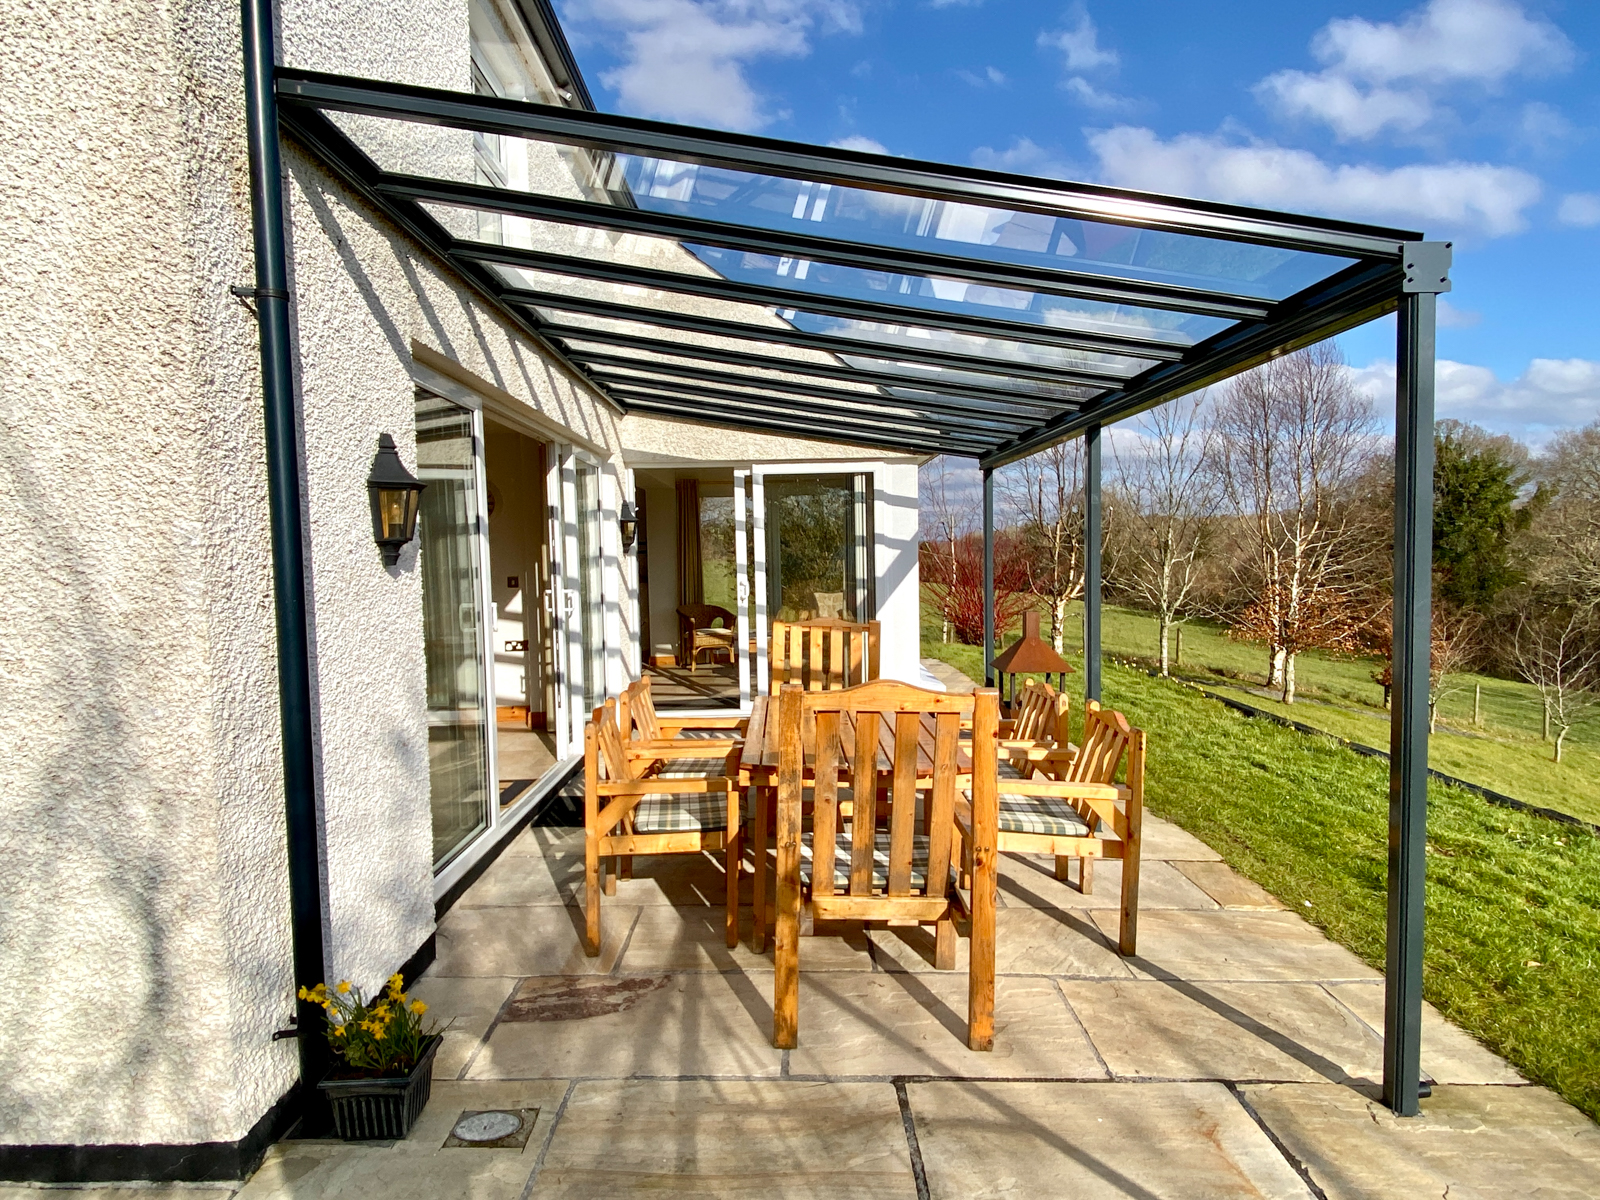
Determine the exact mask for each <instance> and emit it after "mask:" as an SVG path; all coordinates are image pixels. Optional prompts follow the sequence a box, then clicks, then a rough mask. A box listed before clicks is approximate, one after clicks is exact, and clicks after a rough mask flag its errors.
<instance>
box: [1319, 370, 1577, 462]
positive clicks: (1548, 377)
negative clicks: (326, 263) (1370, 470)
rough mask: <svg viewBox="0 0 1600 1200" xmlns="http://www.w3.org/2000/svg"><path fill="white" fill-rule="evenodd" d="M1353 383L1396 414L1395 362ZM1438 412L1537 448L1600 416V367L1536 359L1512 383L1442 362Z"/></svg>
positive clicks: (1356, 373)
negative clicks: (1560, 434) (1551, 438)
mask: <svg viewBox="0 0 1600 1200" xmlns="http://www.w3.org/2000/svg"><path fill="white" fill-rule="evenodd" d="M1350 375H1351V380H1352V382H1353V383H1354V384H1355V386H1356V387H1357V389H1358V390H1360V391H1361V392H1363V393H1365V394H1366V395H1368V396H1370V397H1372V400H1373V402H1374V403H1375V404H1376V405H1377V406H1378V409H1379V411H1380V412H1382V411H1384V410H1385V409H1388V410H1390V411H1392V410H1393V406H1394V389H1395V371H1394V363H1392V362H1376V363H1373V364H1371V365H1370V366H1367V367H1359V368H1352V369H1351V372H1350ZM1435 389H1436V390H1435V397H1436V398H1435V409H1436V413H1437V415H1438V417H1439V418H1440V419H1443V418H1446V417H1452V418H1454V419H1456V420H1458V421H1471V422H1473V423H1475V424H1478V425H1482V426H1484V427H1485V428H1486V429H1490V430H1493V431H1494V432H1497V433H1510V434H1514V435H1516V436H1517V437H1520V438H1522V439H1524V440H1525V441H1527V442H1529V443H1531V444H1532V445H1534V446H1535V447H1537V446H1539V445H1541V444H1542V443H1544V442H1546V441H1548V440H1549V438H1550V436H1551V435H1552V434H1554V433H1556V432H1557V431H1559V430H1562V429H1571V428H1575V427H1577V426H1579V425H1585V424H1587V423H1588V422H1590V421H1592V420H1594V419H1595V417H1596V416H1600V362H1595V361H1593V360H1591V359H1586V358H1564V359H1557V358H1536V359H1534V360H1533V361H1532V362H1530V363H1529V364H1528V369H1527V370H1526V371H1524V372H1523V373H1522V374H1521V375H1519V376H1518V377H1517V378H1516V379H1513V380H1511V381H1510V382H1509V383H1507V382H1503V381H1502V380H1501V379H1500V378H1499V376H1497V375H1496V374H1495V373H1494V372H1493V371H1491V370H1490V369H1489V368H1488V367H1478V366H1473V365H1471V364H1469V363H1459V362H1454V361H1452V360H1450V359H1447V358H1441V359H1439V360H1438V363H1437V365H1436V368H1435Z"/></svg>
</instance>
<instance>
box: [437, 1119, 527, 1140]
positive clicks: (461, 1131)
mask: <svg viewBox="0 0 1600 1200" xmlns="http://www.w3.org/2000/svg"><path fill="white" fill-rule="evenodd" d="M521 1128H522V1118H521V1117H519V1116H517V1114H516V1113H508V1112H481V1113H473V1114H472V1115H471V1116H470V1117H462V1118H461V1120H459V1121H457V1122H456V1127H455V1128H454V1129H453V1130H451V1132H452V1133H453V1134H455V1136H456V1137H458V1138H460V1139H461V1140H462V1141H463V1142H498V1141H499V1140H500V1139H501V1138H507V1137H510V1136H511V1135H512V1134H513V1133H515V1132H517V1130H519V1129H521Z"/></svg>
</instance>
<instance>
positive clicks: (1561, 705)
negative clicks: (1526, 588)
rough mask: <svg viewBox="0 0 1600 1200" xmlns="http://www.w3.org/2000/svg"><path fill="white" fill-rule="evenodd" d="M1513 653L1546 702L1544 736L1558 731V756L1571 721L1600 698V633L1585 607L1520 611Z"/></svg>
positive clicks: (1581, 716) (1558, 757) (1558, 758)
mask: <svg viewBox="0 0 1600 1200" xmlns="http://www.w3.org/2000/svg"><path fill="white" fill-rule="evenodd" d="M1512 656H1513V657H1514V658H1515V659H1516V663H1517V669H1518V670H1519V671H1520V672H1521V673H1522V677H1523V678H1524V679H1526V680H1527V681H1528V682H1529V683H1531V684H1532V685H1533V686H1534V687H1535V688H1536V689H1537V690H1538V692H1539V699H1540V700H1541V701H1543V703H1544V720H1545V729H1546V736H1547V737H1548V736H1549V733H1550V731H1551V729H1552V728H1553V730H1554V732H1555V742H1556V744H1555V761H1556V762H1560V761H1561V750H1562V747H1563V745H1564V744H1565V743H1566V740H1567V734H1569V733H1570V732H1572V727H1573V726H1574V725H1576V724H1578V723H1579V722H1580V721H1582V720H1583V719H1584V718H1585V717H1587V716H1588V715H1590V710H1591V709H1593V708H1594V707H1595V706H1596V705H1597V704H1600V636H1597V635H1596V631H1595V629H1594V628H1593V625H1592V622H1591V621H1590V619H1589V618H1588V615H1587V614H1586V613H1585V612H1583V611H1582V610H1581V609H1567V610H1566V611H1565V612H1563V611H1560V610H1556V609H1548V610H1545V611H1539V610H1538V609H1537V608H1536V607H1535V606H1533V605H1530V606H1528V607H1527V608H1526V609H1524V611H1523V612H1522V613H1521V614H1519V616H1518V620H1517V633H1516V640H1515V641H1514V642H1513V643H1512Z"/></svg>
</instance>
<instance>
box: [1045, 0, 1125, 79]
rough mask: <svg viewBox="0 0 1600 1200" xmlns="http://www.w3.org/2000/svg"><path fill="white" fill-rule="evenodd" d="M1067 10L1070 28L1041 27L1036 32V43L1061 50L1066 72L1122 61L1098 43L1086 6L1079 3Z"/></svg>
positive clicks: (1095, 67) (1104, 66)
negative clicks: (1070, 22)
mask: <svg viewBox="0 0 1600 1200" xmlns="http://www.w3.org/2000/svg"><path fill="white" fill-rule="evenodd" d="M1069 11H1070V14H1071V16H1072V17H1073V18H1074V22H1073V25H1072V27H1071V28H1070V29H1046V30H1044V31H1043V32H1042V33H1040V34H1039V45H1041V46H1046V47H1049V48H1051V49H1054V50H1059V51H1061V53H1062V55H1063V56H1064V57H1065V59H1066V66H1067V70H1069V71H1097V70H1101V69H1104V68H1110V67H1115V66H1116V65H1117V64H1118V63H1119V62H1121V61H1122V60H1121V57H1120V56H1119V55H1118V54H1117V52H1116V51H1115V50H1107V49H1105V48H1104V47H1103V46H1101V45H1100V33H1099V31H1098V30H1097V29H1096V28H1095V25H1094V20H1093V19H1092V18H1091V17H1090V16H1089V10H1088V9H1086V8H1085V7H1084V6H1083V5H1082V4H1081V3H1079V4H1074V5H1073V6H1072V8H1071V9H1070V10H1069Z"/></svg>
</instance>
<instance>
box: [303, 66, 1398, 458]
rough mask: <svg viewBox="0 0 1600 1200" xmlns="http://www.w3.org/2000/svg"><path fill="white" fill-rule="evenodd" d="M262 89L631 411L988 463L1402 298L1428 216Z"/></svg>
mask: <svg viewBox="0 0 1600 1200" xmlns="http://www.w3.org/2000/svg"><path fill="white" fill-rule="evenodd" d="M277 93H278V101H279V105H280V114H281V119H282V122H283V124H284V126H285V127H286V128H287V129H288V130H289V131H290V132H291V133H292V134H293V136H294V137H295V138H296V139H298V140H299V141H301V142H303V143H304V144H306V145H307V146H309V147H310V148H311V149H312V150H314V151H315V152H316V153H317V154H318V155H319V156H320V157H321V158H323V159H324V160H325V161H326V162H327V163H328V164H329V165H330V166H331V167H332V168H333V169H335V170H336V171H337V172H338V173H339V174H340V175H341V176H343V177H344V178H345V179H346V180H347V181H348V182H349V183H350V184H351V185H352V186H354V187H355V188H356V189H357V190H358V191H359V192H361V193H362V194H363V195H365V196H366V197H367V198H368V199H369V200H370V201H372V202H373V203H374V204H376V205H377V206H379V207H380V208H381V209H382V210H383V211H385V212H386V213H387V214H388V215H389V216H390V217H391V218H392V219H393V220H394V221H396V222H397V223H398V224H399V225H401V226H402V227H403V228H405V229H406V230H407V231H409V232H410V233H411V234H412V235H413V236H415V237H416V238H418V239H419V240H421V241H422V242H423V243H424V244H425V245H426V246H428V247H429V248H430V249H431V250H433V251H434V252H435V253H437V254H439V255H440V256H442V257H444V258H445V259H447V260H448V261H449V262H451V263H452V264H453V265H454V266H455V267H456V269H457V270H458V271H460V273H461V274H462V275H463V276H465V277H466V278H467V279H468V280H469V281H470V282H471V283H472V284H473V285H474V286H475V287H476V288H477V289H478V290H479V291H481V292H482V293H484V294H485V295H486V297H487V298H489V299H490V300H491V301H492V302H493V303H494V304H496V305H497V306H498V307H499V308H500V309H501V310H502V311H503V312H504V313H506V315H507V316H509V317H510V318H511V319H512V320H513V321H514V322H515V323H516V324H517V325H519V326H520V327H521V328H522V329H524V330H525V331H526V332H528V333H529V334H530V335H531V336H533V337H534V338H536V339H538V340H539V341H540V342H542V343H543V344H545V345H546V346H547V347H549V348H550V349H551V351H552V352H553V353H554V354H556V356H557V357H559V358H561V359H562V360H564V361H565V362H566V364H567V365H568V366H570V367H571V368H572V369H573V370H574V371H576V372H577V373H579V374H580V375H581V376H583V377H584V378H585V379H586V380H587V381H588V382H590V383H591V384H592V385H593V386H594V388H595V390H596V391H598V392H600V393H601V394H603V395H605V396H606V397H607V398H609V399H610V400H611V402H612V403H614V404H615V405H616V406H617V407H618V408H619V409H621V410H622V411H624V412H639V413H651V414H657V415H666V416H671V417H675V418H678V419H683V420H697V421H705V422H711V423H714V424H718V425H724V426H731V427H740V428H747V429H755V430H764V431H772V432H779V433H788V434H794V435H798V436H804V437H809V438H817V439H822V440H842V441H848V442H858V443H866V444H870V445H876V446H883V447H886V448H896V449H901V450H906V451H911V452H916V453H951V454H960V455H966V456H971V457H975V458H977V459H979V460H980V461H981V462H982V463H983V465H984V466H986V467H997V466H1002V465H1004V464H1005V463H1007V462H1011V461H1014V460H1016V459H1018V458H1021V457H1023V456H1025V455H1027V454H1029V453H1032V452H1034V451H1035V450H1038V449H1040V448H1042V447H1044V446H1046V445H1048V444H1049V443H1051V442H1054V441H1059V440H1061V439H1062V438H1065V437H1070V436H1072V435H1074V434H1076V433H1080V432H1082V431H1083V430H1084V429H1085V428H1087V427H1089V426H1091V425H1096V424H1107V423H1110V422H1112V421H1115V420H1118V419H1120V418H1123V417H1126V416H1129V415H1132V414H1133V413H1136V412H1138V411H1140V410H1142V409H1145V408H1149V407H1151V406H1153V405H1155V404H1159V403H1161V402H1162V401H1164V400H1167V399H1171V398H1172V397H1174V396H1176V395H1179V394H1182V393H1183V392H1186V391H1191V390H1193V389H1195V388H1197V387H1202V386H1204V385H1206V384H1208V383H1213V382H1216V381H1218V380H1221V379H1224V378H1227V377H1228V376H1230V375H1233V374H1236V373H1238V372H1239V371H1242V370H1244V369H1246V368H1248V367H1250V366H1252V365H1254V364H1256V363H1259V362H1261V361H1263V360H1265V359H1267V358H1269V357H1271V356H1272V355H1274V354H1277V353H1281V352H1283V351H1285V350H1288V349H1293V348H1295V347H1297V346H1302V345H1306V344H1308V343H1310V342H1313V341H1317V340H1320V339H1322V338H1325V337H1328V336H1330V335H1332V334H1334V333H1337V332H1339V331H1341V330H1344V329H1348V328H1350V327H1352V326H1354V325H1357V324H1360V323H1362V322H1364V321H1367V320H1370V319H1372V318H1374V317H1376V316H1380V315H1382V314H1383V313H1386V312H1390V311H1393V310H1394V308H1395V307H1396V305H1397V303H1398V301H1399V298H1400V292H1401V285H1402V282H1403V279H1404V272H1403V270H1402V264H1401V259H1402V255H1403V253H1404V251H1405V244H1406V243H1408V242H1416V241H1420V240H1421V237H1422V235H1421V234H1419V233H1412V232H1406V231H1402V230H1393V229H1384V228H1378V227H1374V226H1369V225H1358V224H1352V223H1349V222H1341V221H1331V220H1326V219H1322V218H1315V217H1299V216H1292V215H1287V214H1282V213H1274V212H1268V211H1263V210H1255V209H1246V208H1239V207H1234V206H1227V205H1217V204H1207V203H1203V202H1199V201H1192V200H1181V199H1175V198H1167V197H1161V196H1154V195H1150V194H1146V193H1135V192H1126V191H1120V190H1115V189H1110V188H1101V187H1093V186H1088V185H1081V184H1070V183H1062V182H1058V181H1055V180H1044V179H1032V178H1028V177H1025V176H1017V175H1006V174H1001V173H997V172H989V171H980V170H976V169H973V168H966V167H951V166H942V165H936V164H929V163H920V162H914V161H910V160H905V159H897V158H892V157H888V156H884V155H874V154H863V153H859V152H856V151H849V150H837V149H829V148H821V147H814V146H807V145H801V144H797V143H791V142H781V141H776V140H773V139H769V138H757V137H750V136H747V135H740V134H730V133H723V132H716V131H709V130H701V129H694V128H690V127H686V126H679V125H670V124H664V123H660V122H654V121H643V120H638V119H635V118H628V117H617V116H612V115H608V114H603V113H594V112H589V111H584V110H575V109H567V108H558V107H546V106H543V105H538V104H531V103H527V102H524V101H515V100H502V99H498V98H493V97H487V96H471V95H465V94H462V93H458V92H443V91H434V90H430V89H424V88H414V87H408V86H404V85H399V84H392V83H381V82H375V81H369V80H361V79H351V78H345V77H339V76H331V75H321V74H315V73H311V72H304V71H295V70H290V69H287V68H281V67H280V68H279V69H278V72H277ZM508 148H515V150H516V153H514V154H511V153H508ZM503 162H515V163H516V164H517V165H516V167H515V168H514V169H511V170H503V169H501V168H500V167H497V166H496V164H500V163H503ZM486 164H487V165H486Z"/></svg>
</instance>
